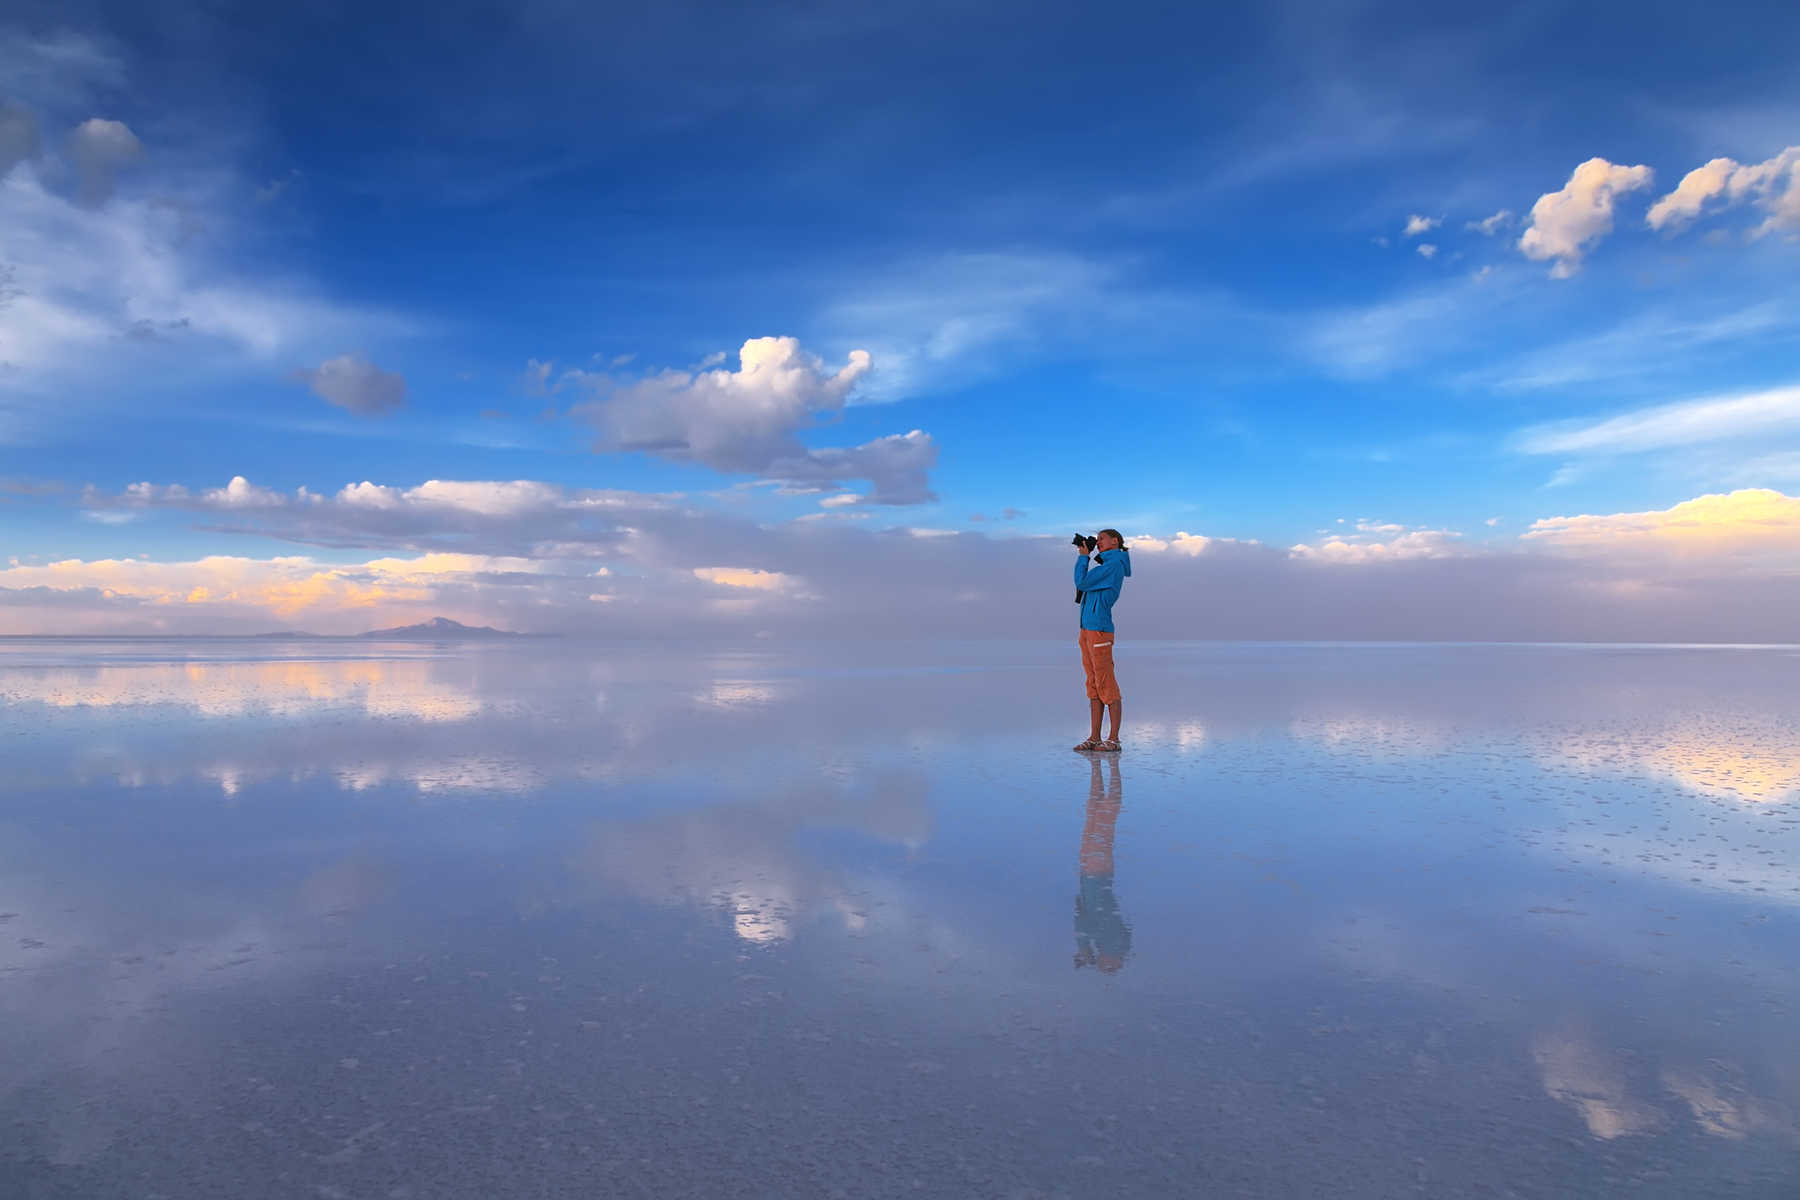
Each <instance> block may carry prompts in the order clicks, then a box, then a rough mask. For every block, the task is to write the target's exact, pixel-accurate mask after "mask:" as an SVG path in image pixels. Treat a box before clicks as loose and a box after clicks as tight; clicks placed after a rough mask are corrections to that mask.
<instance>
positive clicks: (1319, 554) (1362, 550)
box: [1289, 521, 1462, 563]
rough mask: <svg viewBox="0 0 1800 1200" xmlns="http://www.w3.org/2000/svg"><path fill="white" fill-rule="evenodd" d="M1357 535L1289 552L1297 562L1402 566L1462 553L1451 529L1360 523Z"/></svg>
mask: <svg viewBox="0 0 1800 1200" xmlns="http://www.w3.org/2000/svg"><path fill="white" fill-rule="evenodd" d="M1355 528H1356V532H1355V533H1353V534H1348V535H1339V536H1334V537H1331V538H1329V539H1327V540H1326V541H1323V542H1318V543H1311V544H1309V543H1305V542H1302V543H1300V544H1298V545H1295V546H1292V547H1290V548H1289V553H1290V554H1292V555H1293V556H1294V557H1295V558H1297V559H1302V560H1305V561H1308V562H1325V563H1373V562H1399V561H1405V560H1407V559H1416V558H1447V557H1450V556H1451V555H1454V554H1456V553H1458V552H1459V550H1460V547H1459V546H1458V545H1457V541H1458V539H1460V538H1461V537H1462V534H1460V533H1455V532H1453V531H1451V530H1448V529H1408V528H1407V527H1406V526H1404V525H1395V524H1391V523H1379V522H1374V521H1358V522H1357V523H1356V526H1355Z"/></svg>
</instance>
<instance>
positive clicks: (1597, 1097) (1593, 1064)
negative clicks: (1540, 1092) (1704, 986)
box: [1531, 1030, 1800, 1141]
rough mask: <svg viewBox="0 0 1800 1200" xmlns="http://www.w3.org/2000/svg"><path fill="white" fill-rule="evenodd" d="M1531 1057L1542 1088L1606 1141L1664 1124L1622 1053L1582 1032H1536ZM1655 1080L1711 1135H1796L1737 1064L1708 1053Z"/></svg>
mask: <svg viewBox="0 0 1800 1200" xmlns="http://www.w3.org/2000/svg"><path fill="white" fill-rule="evenodd" d="M1531 1056H1532V1058H1533V1059H1534V1060H1535V1061H1536V1062H1537V1066H1538V1073H1539V1075H1540V1076H1541V1077H1542V1079H1543V1083H1544V1091H1545V1092H1546V1093H1548V1094H1549V1096H1550V1097H1551V1099H1553V1100H1557V1101H1560V1102H1561V1103H1563V1104H1567V1105H1568V1106H1569V1107H1571V1108H1573V1109H1574V1110H1575V1111H1576V1112H1578V1113H1580V1114H1581V1119H1582V1120H1583V1121H1584V1122H1585V1123H1586V1124H1587V1127H1588V1132H1589V1133H1590V1134H1592V1135H1593V1136H1594V1137H1597V1138H1600V1139H1601V1140H1603V1141H1611V1140H1613V1139H1614V1138H1620V1137H1628V1136H1630V1135H1633V1134H1649V1133H1657V1132H1660V1131H1661V1130H1663V1129H1665V1128H1667V1127H1668V1125H1669V1124H1670V1118H1669V1114H1668V1113H1667V1112H1666V1111H1665V1110H1664V1109H1663V1108H1662V1107H1661V1106H1660V1105H1658V1104H1657V1103H1654V1102H1652V1101H1651V1100H1648V1099H1646V1098H1644V1096H1645V1094H1646V1093H1648V1092H1650V1091H1651V1090H1652V1087H1653V1085H1652V1083H1651V1080H1650V1078H1649V1077H1648V1076H1647V1075H1646V1076H1645V1077H1644V1078H1642V1079H1639V1080H1636V1086H1635V1087H1634V1086H1633V1080H1632V1079H1631V1078H1630V1072H1628V1070H1627V1065H1626V1060H1625V1059H1624V1058H1623V1057H1622V1056H1621V1055H1619V1054H1617V1053H1615V1052H1613V1051H1610V1050H1606V1049H1602V1048H1601V1047H1599V1046H1597V1045H1595V1044H1594V1043H1593V1042H1592V1041H1590V1040H1588V1039H1587V1038H1585V1037H1583V1036H1581V1035H1580V1034H1576V1033H1572V1032H1569V1031H1566V1030H1565V1031H1560V1032H1555V1033H1540V1034H1538V1035H1537V1036H1536V1037H1534V1038H1533V1039H1532V1041H1531ZM1657 1082H1660V1084H1661V1085H1662V1089H1663V1090H1664V1091H1665V1092H1666V1093H1669V1094H1672V1095H1674V1096H1675V1097H1676V1098H1678V1099H1679V1100H1681V1101H1682V1103H1684V1104H1685V1105H1686V1107H1687V1109H1688V1111H1689V1113H1691V1114H1692V1116H1693V1119H1694V1122H1695V1124H1696V1125H1698V1126H1699V1127H1700V1129H1701V1131H1702V1132H1705V1133H1708V1134H1711V1135H1712V1136H1714V1137H1720V1138H1726V1139H1728V1140H1731V1141H1742V1140H1744V1139H1745V1138H1747V1137H1749V1136H1751V1135H1752V1134H1761V1133H1769V1134H1779V1135H1781V1136H1783V1137H1786V1138H1788V1139H1792V1138H1794V1137H1795V1136H1796V1135H1800V1125H1796V1123H1795V1121H1794V1118H1793V1116H1792V1114H1789V1113H1787V1112H1784V1111H1783V1110H1782V1109H1781V1107H1780V1106H1779V1105H1777V1104H1775V1103H1774V1102H1772V1101H1769V1100H1765V1099H1763V1098H1761V1097H1758V1096H1755V1095H1752V1094H1751V1092H1750V1090H1749V1087H1748V1085H1747V1084H1746V1083H1745V1079H1744V1071H1743V1069H1742V1068H1741V1067H1739V1066H1738V1065H1737V1064H1735V1063H1730V1062H1725V1061H1722V1060H1720V1059H1716V1058H1713V1059H1707V1060H1706V1061H1705V1062H1703V1063H1683V1064H1677V1065H1665V1066H1664V1067H1663V1068H1662V1070H1661V1072H1660V1075H1659V1076H1658V1079H1657ZM1634 1093H1636V1094H1634Z"/></svg>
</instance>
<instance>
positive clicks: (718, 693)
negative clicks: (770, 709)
mask: <svg viewBox="0 0 1800 1200" xmlns="http://www.w3.org/2000/svg"><path fill="white" fill-rule="evenodd" d="M779 696H780V691H779V689H778V688H777V687H776V686H775V685H774V684H771V683H761V682H756V681H753V680H749V679H721V680H718V681H717V682H715V683H713V684H710V685H709V686H707V687H706V688H704V689H702V690H701V691H699V692H696V693H695V694H694V698H695V699H696V700H698V701H699V702H700V703H701V704H706V705H710V706H711V707H713V708H740V707H743V706H745V705H752V704H773V703H774V702H775V701H776V699H778V698H779Z"/></svg>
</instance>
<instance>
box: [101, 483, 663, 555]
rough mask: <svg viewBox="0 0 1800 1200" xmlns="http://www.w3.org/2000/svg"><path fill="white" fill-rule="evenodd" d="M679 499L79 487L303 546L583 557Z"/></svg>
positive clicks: (550, 489)
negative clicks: (204, 517) (103, 490)
mask: <svg viewBox="0 0 1800 1200" xmlns="http://www.w3.org/2000/svg"><path fill="white" fill-rule="evenodd" d="M675 499H677V497H673V496H669V495H661V494H650V493H643V492H624V491H614V490H608V489H600V488H581V489H572V488H563V487H560V486H558V485H556V484H551V483H543V482H539V481H537V480H529V479H519V480H451V479H428V480H426V481H425V482H423V483H421V484H417V485H416V486H413V487H395V486H391V485H386V484H377V483H372V482H369V481H368V480H364V481H362V482H361V483H354V484H346V485H344V486H343V487H342V488H340V489H339V490H338V491H337V492H335V493H331V494H323V493H319V492H314V491H310V490H308V489H307V488H305V487H301V488H299V489H297V490H296V491H295V492H293V493H292V494H285V493H279V492H274V491H271V490H269V489H266V488H262V487H258V486H256V485H255V484H252V483H250V482H249V481H248V480H246V479H244V478H243V477H242V476H236V477H233V479H232V481H231V482H230V483H229V484H227V485H226V486H225V487H222V488H209V489H206V490H204V491H201V492H193V491H190V490H189V489H187V488H185V487H183V486H181V485H180V484H168V485H156V484H151V483H134V484H131V485H130V486H128V487H127V488H125V490H124V491H123V492H120V493H118V494H117V495H110V496H109V495H104V494H101V493H99V492H97V491H94V490H92V489H90V490H88V491H87V492H85V493H84V494H83V495H82V503H83V505H84V506H85V507H87V508H88V509H90V510H92V511H125V512H130V511H135V510H144V509H157V508H160V509H177V510H186V511H191V512H198V513H204V514H208V515H210V516H212V517H213V518H215V519H216V520H217V519H222V523H219V524H214V525H212V526H210V528H212V529H214V530H215V531H218V532H227V533H245V534H254V535H257V536H264V537H278V538H284V539H286V540H289V541H293V542H298V543H301V544H306V545H316V546H330V547H340V548H374V547H393V548H399V549H407V550H454V551H458V552H481V553H494V554H513V553H521V552H522V553H526V554H533V555H550V554H563V555H567V556H577V557H580V556H592V555H595V554H598V553H602V552H605V551H609V550H613V549H616V548H617V547H618V546H619V545H620V544H621V543H622V542H623V541H625V540H626V539H627V538H628V537H629V536H630V535H629V532H628V531H629V530H630V529H632V528H634V527H636V526H637V525H639V524H641V523H642V522H644V521H645V520H648V519H651V518H654V517H656V516H658V515H659V514H664V513H666V512H667V511H668V510H669V509H670V506H671V504H672V502H673V501H674V500H675Z"/></svg>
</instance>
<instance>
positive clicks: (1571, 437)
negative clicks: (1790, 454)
mask: <svg viewBox="0 0 1800 1200" xmlns="http://www.w3.org/2000/svg"><path fill="white" fill-rule="evenodd" d="M1794 432H1800V386H1790V387H1778V388H1770V389H1768V390H1766V391H1759V392H1747V393H1742V394H1737V395H1725V396H1702V397H1699V398H1696V399H1693V400H1682V401H1677V402H1675V403H1672V404H1658V405H1654V406H1651V407H1648V408H1640V409H1634V410H1632V411H1630V412H1625V413H1619V414H1617V415H1615V416H1611V417H1607V418H1604V419H1602V420H1598V421H1592V420H1589V421H1570V422H1555V423H1551V424H1545V425H1536V426H1532V427H1530V428H1527V429H1524V430H1521V431H1519V432H1518V433H1517V434H1515V435H1514V437H1513V439H1512V445H1513V448H1514V449H1516V450H1519V451H1521V452H1522V453H1525V454H1561V455H1582V454H1588V455H1598V454H1633V453H1640V452H1643V451H1648V450H1665V449H1669V448H1672V447H1678V446H1689V445H1693V444H1695V443H1701V442H1718V441H1726V440H1733V439H1743V438H1750V437H1758V436H1765V435H1769V434H1777V433H1794Z"/></svg>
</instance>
